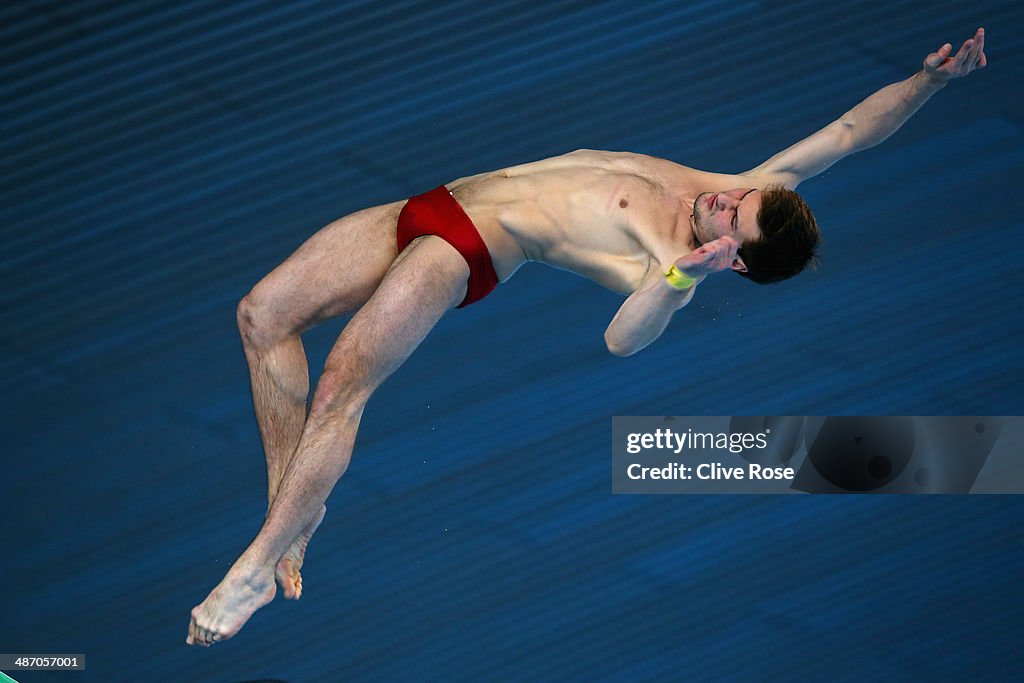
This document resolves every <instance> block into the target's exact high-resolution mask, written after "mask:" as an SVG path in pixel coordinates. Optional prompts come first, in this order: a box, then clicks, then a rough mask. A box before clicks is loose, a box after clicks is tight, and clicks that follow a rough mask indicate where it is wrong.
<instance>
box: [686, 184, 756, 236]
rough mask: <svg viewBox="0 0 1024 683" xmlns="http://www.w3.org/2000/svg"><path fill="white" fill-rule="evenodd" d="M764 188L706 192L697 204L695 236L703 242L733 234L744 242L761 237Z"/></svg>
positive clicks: (694, 215) (698, 199)
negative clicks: (758, 221) (759, 218)
mask: <svg viewBox="0 0 1024 683" xmlns="http://www.w3.org/2000/svg"><path fill="white" fill-rule="evenodd" d="M760 209H761V191H760V190H758V189H756V188H749V187H748V188H739V189H735V190H729V191H727V192H703V193H701V194H700V195H698V196H697V201H696V202H694V204H693V227H694V233H695V235H694V236H695V237H696V238H697V239H698V240H699V241H700V243H701V244H707V243H708V242H713V241H714V240H717V239H718V238H719V237H722V236H724V235H729V236H730V237H732V238H733V239H735V240H736V241H737V242H739V243H740V244H743V243H744V242H746V241H748V240H757V239H758V238H760V237H761V229H760V227H759V226H758V225H757V212H758V211H759V210H760Z"/></svg>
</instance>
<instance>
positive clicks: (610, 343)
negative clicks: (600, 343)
mask: <svg viewBox="0 0 1024 683" xmlns="http://www.w3.org/2000/svg"><path fill="white" fill-rule="evenodd" d="M604 344H605V346H607V347H608V351H609V352H610V353H611V354H612V355H613V356H618V357H619V358H626V357H627V356H632V355H633V354H634V353H636V352H637V351H639V350H640V349H637V348H630V347H629V346H624V345H622V344H619V343H618V342H616V341H614V340H611V339H609V338H608V337H607V336H605V338H604Z"/></svg>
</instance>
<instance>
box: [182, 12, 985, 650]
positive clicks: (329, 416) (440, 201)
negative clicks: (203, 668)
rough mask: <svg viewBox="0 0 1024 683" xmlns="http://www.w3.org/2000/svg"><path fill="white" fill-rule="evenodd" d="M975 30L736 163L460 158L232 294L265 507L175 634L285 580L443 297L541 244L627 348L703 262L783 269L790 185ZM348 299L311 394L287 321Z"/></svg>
mask: <svg viewBox="0 0 1024 683" xmlns="http://www.w3.org/2000/svg"><path fill="white" fill-rule="evenodd" d="M984 45H985V34H984V29H981V28H979V29H978V30H977V32H976V33H975V34H974V36H973V37H972V38H971V39H969V40H967V41H966V42H964V44H963V46H962V47H961V48H960V50H959V51H958V52H957V53H956V55H955V56H950V53H951V52H952V45H950V44H949V43H947V44H945V45H943V46H942V47H940V48H939V49H938V51H937V52H933V53H931V54H929V55H928V56H927V57H925V59H924V64H923V66H922V68H921V70H920V71H918V72H917V73H915V74H914V75H913V76H911V77H910V78H908V79H906V80H904V81H901V82H899V83H894V84H892V85H889V86H886V87H884V88H882V89H881V90H879V91H878V92H876V93H874V94H873V95H871V96H870V97H868V98H867V99H866V100H864V101H863V102H861V103H860V104H858V105H857V106H855V107H854V108H853V109H851V110H850V111H848V112H846V113H845V114H843V115H842V116H841V117H840V118H839V119H837V120H836V121H834V122H832V123H830V124H829V125H827V126H825V127H824V128H822V129H821V130H819V131H818V132H816V133H814V134H813V135H811V136H810V137H808V138H807V139H805V140H803V141H801V142H798V143H797V144H795V145H793V146H792V147H789V148H788V149H785V150H783V151H781V152H779V153H778V154H776V155H775V156H773V157H771V158H770V159H768V160H767V161H765V162H764V163H762V164H761V165H759V166H757V167H755V168H752V169H750V170H749V171H746V172H745V173H740V174H739V175H728V174H721V173H709V172H706V171H700V170H697V169H693V168H687V167H686V166H680V165H678V164H675V163H673V162H671V161H667V160H664V159H658V158H654V157H649V156H645V155H642V154H630V153H625V152H600V151H594V150H577V151H575V152H571V153H569V154H564V155H562V156H557V157H553V158H550V159H544V160H542V161H536V162H533V163H527V164H523V165H520V166H513V167H509V168H505V169H502V170H499V171H495V172H490V173H481V174H479V175H474V176H469V177H466V178H460V179H459V180H456V181H454V182H451V183H448V184H447V185H445V186H441V187H438V188H437V189H435V190H432V191H430V192H427V193H425V194H422V195H418V196H415V197H412V198H411V199H408V200H403V201H398V202H393V203H391V204H385V205H382V206H376V207H373V208H369V209H365V210H363V211H359V212H356V213H354V214H351V215H349V216H346V217H344V218H341V219H339V220H337V221H335V222H333V223H331V224H330V225H328V226H326V227H325V228H323V229H322V230H320V231H319V232H317V233H316V234H314V235H313V236H312V237H311V238H310V239H309V240H308V241H307V242H305V243H304V244H303V245H302V246H301V247H299V249H298V250H297V251H296V252H295V253H294V254H292V255H291V256H290V257H289V258H288V259H287V260H286V261H284V263H282V264H281V265H280V266H278V267H277V268H275V269H274V270H273V271H272V272H271V273H270V274H269V275H267V276H266V277H265V278H264V279H263V280H261V281H260V282H259V283H258V284H256V286H255V287H253V289H252V291H250V292H249V293H248V294H247V295H246V296H245V297H244V298H243V299H242V300H241V302H240V304H239V306H238V325H239V329H240V332H241V336H242V342H243V346H244V350H245V355H246V359H247V360H248V363H249V371H250V379H251V382H252V395H253V403H254V407H255V411H256V418H257V422H258V423H259V429H260V436H261V437H262V440H263V446H264V450H265V452H266V458H267V475H268V477H267V479H268V507H267V516H266V519H265V521H264V524H263V527H262V529H261V530H260V532H259V534H258V535H257V537H256V538H255V539H254V540H253V542H252V543H251V544H250V545H249V547H248V548H247V549H246V550H245V552H244V553H242V555H241V557H239V558H238V560H237V561H236V562H235V563H234V565H233V566H232V567H231V570H230V571H228V573H227V575H226V576H225V577H224V579H223V580H222V581H221V582H220V583H219V584H218V585H217V587H216V588H214V589H213V591H212V592H211V593H210V594H209V595H208V596H207V598H206V599H205V600H204V601H203V602H202V603H201V604H199V605H198V606H196V607H195V608H194V609H193V610H192V614H191V616H192V619H191V623H190V624H189V627H188V637H187V638H186V643H188V644H190V645H193V644H194V645H203V646H209V645H210V644H212V643H214V642H218V641H221V640H225V639H227V638H231V637H232V636H234V635H235V634H236V633H237V632H238V631H239V630H240V629H241V628H242V625H243V624H245V622H246V621H247V620H248V619H249V617H251V616H252V614H253V613H254V612H255V611H256V610H257V609H259V608H260V607H262V606H264V605H266V604H267V603H269V602H270V601H271V600H272V599H273V597H274V595H275V593H276V592H277V585H276V583H275V578H276V582H277V583H279V584H280V586H281V588H282V590H283V592H284V596H285V597H286V598H290V599H298V597H299V596H300V594H301V592H302V577H301V575H300V573H299V570H300V568H301V566H302V561H303V557H304V554H305V550H306V544H307V543H308V542H309V539H310V537H311V536H312V535H313V533H314V532H315V531H316V529H317V526H318V525H319V524H320V522H321V521H322V520H323V517H324V513H325V511H326V508H325V506H324V502H325V501H326V500H327V497H328V495H329V494H330V493H331V491H332V490H333V488H334V485H335V483H336V482H337V481H338V479H339V478H340V477H341V475H342V474H344V472H345V470H346V468H347V467H348V463H349V459H350V457H351V454H352V446H353V443H354V442H355V437H356V429H357V428H358V426H359V420H360V417H361V416H362V413H363V408H364V406H365V405H366V402H367V400H368V399H369V398H370V396H371V395H372V394H373V392H374V390H375V389H376V388H377V387H378V386H379V385H380V384H381V383H382V382H383V381H384V380H385V379H386V378H387V377H388V376H389V375H390V374H391V373H392V372H394V371H395V369H396V368H398V367H399V366H400V365H401V364H402V363H403V362H404V361H405V359H406V358H408V357H409V355H410V354H411V353H412V352H413V350H414V349H415V348H416V347H417V346H418V345H419V344H420V342H421V341H422V340H423V338H424V337H425V336H426V335H427V333H428V332H430V330H431V329H432V328H433V327H434V325H435V324H436V323H437V322H438V320H439V319H440V318H441V316H443V315H444V314H445V313H446V312H447V311H448V310H449V309H451V308H461V307H463V306H467V305H469V304H471V303H473V302H475V301H479V300H480V299H481V298H483V297H484V296H486V295H487V294H488V293H489V292H490V291H491V290H492V289H494V287H495V286H496V285H497V284H498V283H499V282H504V281H505V280H507V279H508V278H510V277H511V276H512V274H513V273H515V272H516V270H518V269H519V267H520V266H522V265H523V264H524V263H526V262H527V261H539V262H541V263H546V264H548V265H551V266H554V267H556V268H561V269H564V270H569V271H572V272H574V273H577V274H579V275H581V276H583V277H587V278H590V279H591V280H594V281H595V282H597V283H599V284H601V285H603V286H605V287H607V288H609V289H612V290H614V291H616V292H619V293H621V294H628V295H629V296H628V298H627V299H626V300H625V302H624V303H623V304H622V307H621V308H620V309H619V310H618V312H617V313H616V314H615V317H614V319H613V320H612V321H611V324H610V325H609V326H608V329H607V330H606V331H605V335H604V337H605V342H606V343H607V345H608V349H609V350H610V351H611V352H612V353H614V354H616V355H619V356H628V355H630V354H633V353H636V352H637V351H639V350H640V349H642V348H644V347H645V346H647V345H648V344H650V343H651V342H653V341H654V340H655V339H657V338H658V336H659V335H660V334H661V333H662V332H663V331H664V329H665V327H666V326H667V324H668V322H669V319H670V318H671V317H672V314H673V313H674V312H675V311H677V310H679V309H680V308H682V307H683V306H685V305H686V304H687V303H688V302H689V301H690V299H691V298H692V297H693V293H694V291H695V290H696V288H697V286H698V285H699V284H700V283H701V281H702V280H703V279H704V278H705V277H707V276H708V275H710V274H711V273H715V272H718V271H721V270H725V269H731V270H733V271H736V272H737V273H739V274H740V275H741V276H743V277H746V278H748V279H750V280H753V281H754V282H757V283H772V282H778V281H780V280H783V279H786V278H789V277H792V276H793V275H796V274H797V273H799V272H800V271H801V270H802V269H803V268H805V267H806V266H807V265H808V264H810V263H812V262H813V261H814V260H815V249H816V246H817V244H818V241H819V233H818V227H817V224H816V222H815V219H814V217H813V215H812V214H811V212H810V210H809V209H808V208H807V205H806V204H805V203H804V201H803V200H802V199H801V198H800V196H799V195H797V194H796V192H794V191H793V190H794V188H796V186H797V185H799V184H800V182H802V181H803V180H805V179H807V178H810V177H812V176H815V175H817V174H819V173H821V172H822V171H824V170H825V169H827V168H829V167H830V166H832V164H834V163H836V162H837V161H839V160H840V159H842V158H843V157H845V156H847V155H849V154H852V153H854V152H857V151H859V150H863V149H867V148H869V147H872V146H874V145H877V144H878V143H880V142H882V141H883V140H885V139H886V138H888V137H889V136H890V135H892V134H893V133H894V132H895V131H896V130H897V129H899V128H900V126H902V125H903V123H904V122H905V121H906V120H907V119H908V118H909V117H910V116H911V115H912V114H913V113H914V112H915V111H917V110H918V108H920V107H921V105H923V104H924V103H925V101H926V100H928V98H929V97H931V96H932V95H933V94H935V92H937V91H938V90H940V89H941V88H943V87H944V86H945V84H946V82H947V81H949V80H950V79H952V78H956V77H960V76H966V75H967V74H969V73H970V72H972V71H974V70H975V69H978V68H982V67H984V66H985V65H986V61H987V60H986V57H985V54H984V52H983V49H984ZM357 309H358V310H357ZM356 310H357V312H356V313H355V315H354V316H353V317H352V319H351V320H350V321H349V323H348V325H347V326H346V327H345V329H344V331H343V332H342V333H341V335H340V336H339V337H338V340H337V342H336V343H335V345H334V347H333V349H332V350H331V352H330V355H329V356H328V358H327V362H326V364H325V367H324V370H323V373H322V374H321V376H320V379H319V381H318V383H317V387H316V391H315V392H314V394H313V399H312V403H311V404H310V405H309V410H308V414H307V406H306V400H307V395H308V393H309V372H308V368H307V362H306V356H305V353H304V351H303V347H302V341H301V339H300V336H299V335H300V334H301V333H302V332H304V331H306V330H308V329H310V328H312V327H313V326H315V325H317V324H319V323H321V322H323V321H325V320H328V319H331V318H335V317H338V316H341V315H343V314H345V313H349V312H351V311H356Z"/></svg>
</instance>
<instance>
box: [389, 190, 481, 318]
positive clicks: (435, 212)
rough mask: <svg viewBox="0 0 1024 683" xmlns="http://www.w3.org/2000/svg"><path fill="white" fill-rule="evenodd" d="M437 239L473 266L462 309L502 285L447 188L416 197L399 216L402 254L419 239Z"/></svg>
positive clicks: (476, 235)
mask: <svg viewBox="0 0 1024 683" xmlns="http://www.w3.org/2000/svg"><path fill="white" fill-rule="evenodd" d="M422 235H437V236H438V237H440V238H441V239H443V240H444V241H445V242H447V243H448V244H450V245H452V246H453V247H455V249H456V250H458V252H459V253H460V254H462V258H464V259H466V263H467V264H469V282H468V284H467V286H466V298H464V299H463V300H462V303H461V304H459V306H458V307H459V308H462V307H463V306H468V305H469V304H471V303H473V302H474V301H479V300H480V299H483V298H484V297H485V296H487V295H488V294H490V293H491V290H493V289H494V288H495V286H497V284H498V275H497V273H495V272H494V264H493V263H492V262H491V254H490V252H489V251H487V245H486V244H484V240H483V238H482V237H480V233H479V231H477V229H476V226H475V225H473V221H471V220H470V219H469V216H467V215H466V212H465V211H463V210H462V207H461V206H459V203H458V202H457V201H455V197H453V196H452V195H451V193H450V192H448V188H446V187H445V186H444V185H442V186H441V187H439V188H437V189H434V190H431V191H430V192H425V193H423V194H420V195H416V196H415V197H412V198H410V199H409V201H408V202H406V204H405V206H404V207H402V212H401V213H400V214H398V251H399V253H401V251H402V250H403V249H405V247H406V246H407V245H408V244H409V242H412V241H413V240H414V239H416V238H417V237H420V236H422Z"/></svg>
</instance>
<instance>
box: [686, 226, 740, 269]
mask: <svg viewBox="0 0 1024 683" xmlns="http://www.w3.org/2000/svg"><path fill="white" fill-rule="evenodd" d="M739 248H740V243H739V242H737V241H736V240H734V239H733V238H731V237H729V236H728V235H723V236H722V237H719V238H718V239H717V240H714V241H712V242H708V243H707V244H702V245H700V246H699V247H697V248H696V249H694V250H693V251H691V252H690V253H689V254H687V255H685V256H680V257H679V258H678V259H676V264H675V265H676V268H678V269H679V270H681V271H682V272H683V274H684V275H689V276H690V277H692V278H697V279H698V280H703V279H704V277H705V276H707V275H710V274H711V273H717V272H718V271H720V270H725V269H726V268H728V267H729V266H731V265H732V262H733V260H734V259H735V258H736V250H738V249H739Z"/></svg>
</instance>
